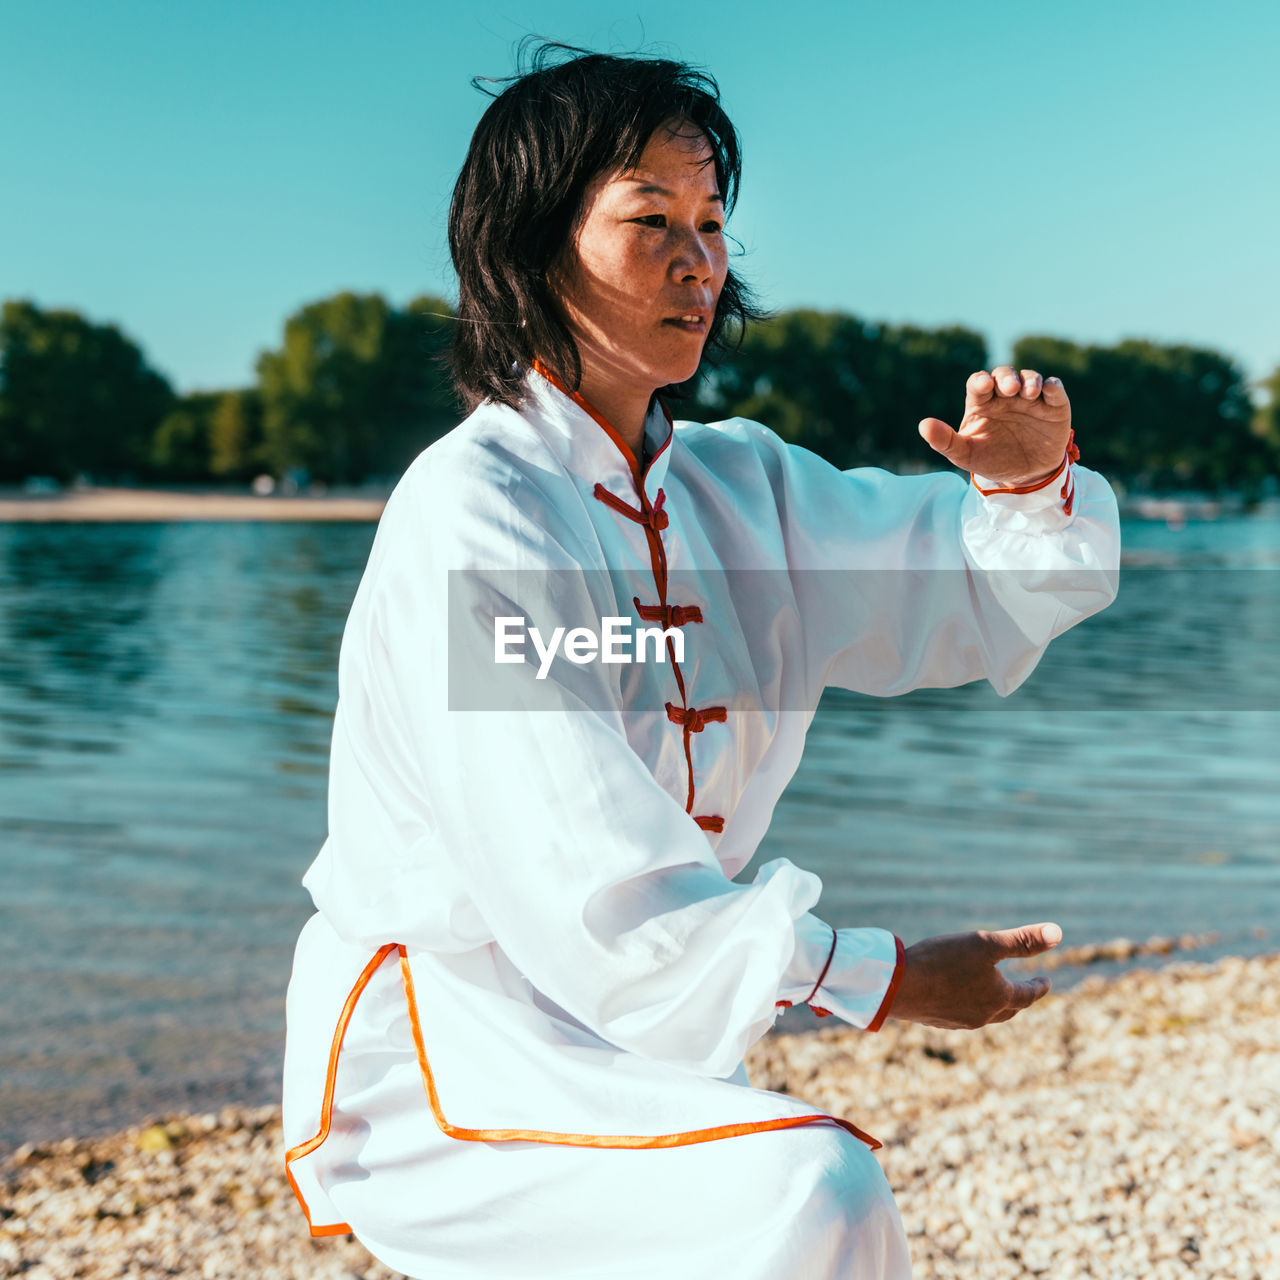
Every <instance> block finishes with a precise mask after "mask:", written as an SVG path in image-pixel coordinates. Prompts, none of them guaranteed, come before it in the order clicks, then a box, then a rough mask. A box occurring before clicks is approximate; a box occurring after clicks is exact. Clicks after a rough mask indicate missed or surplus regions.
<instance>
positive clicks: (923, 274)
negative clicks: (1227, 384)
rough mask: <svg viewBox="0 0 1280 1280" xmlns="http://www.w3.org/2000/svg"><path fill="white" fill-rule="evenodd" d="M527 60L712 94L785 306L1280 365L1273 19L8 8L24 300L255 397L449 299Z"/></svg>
mask: <svg viewBox="0 0 1280 1280" xmlns="http://www.w3.org/2000/svg"><path fill="white" fill-rule="evenodd" d="M529 33H538V34H541V35H545V36H549V37H553V38H558V39H562V40H568V41H570V42H574V43H579V44H585V45H588V46H591V47H593V48H598V49H604V50H609V51H614V52H623V51H632V50H636V49H643V50H645V51H648V52H655V53H661V54H664V55H666V56H678V57H683V58H686V59H688V60H691V61H695V62H698V63H700V64H702V65H704V66H706V67H707V68H708V69H709V70H710V71H711V72H712V73H713V74H714V75H715V76H716V77H717V79H718V80H719V81H720V85H721V89H722V92H723V96H724V100H725V104H726V106H727V107H728V109H729V112H730V114H731V116H732V117H733V119H734V121H735V123H736V124H737V125H738V127H739V129H740V131H741V133H742V136H743V140H744V144H745V154H746V168H745V173H744V189H743V197H742V201H741V204H740V206H739V208H738V211H737V213H736V215H735V217H734V219H733V221H732V222H731V224H730V230H731V231H732V232H733V233H734V234H735V235H736V237H737V238H738V239H739V240H741V241H742V243H743V244H744V246H745V248H746V256H745V258H744V259H742V260H741V261H740V262H739V264H738V265H739V268H740V269H741V270H742V271H743V272H744V274H746V275H747V277H748V278H749V279H751V280H752V281H753V282H754V283H755V284H756V285H757V287H758V288H759V290H760V292H761V293H762V295H763V297H764V299H765V301H766V302H767V303H768V304H769V305H771V306H774V307H787V306H797V305H812V306H819V307H824V308H840V309H843V310H847V311H851V312H854V313H855V314H858V315H862V316H865V317H868V318H875V319H884V320H889V321H895V322H907V321H910V322H914V323H918V324H924V325H936V324H945V323H952V322H962V323H966V324H969V325H972V326H974V327H976V328H978V329H980V330H981V331H982V332H984V333H985V334H986V336H987V338H988V341H989V343H990V348H991V356H992V358H993V360H1001V359H1005V358H1007V357H1008V354H1009V347H1010V344H1011V342H1012V341H1013V339H1014V338H1016V337H1017V336H1019V335H1021V334H1024V333H1033V332H1034V333H1052V334H1057V335H1061V336H1064V337H1069V338H1075V339H1080V340H1087V341H1099V342H1112V341H1116V340H1118V339H1120V338H1122V337H1126V336H1141V337H1150V338H1153V339H1156V340H1158V341H1169V342H1193V343H1196V344H1199V345H1204V346H1209V347H1213V348H1216V349H1218V350H1221V351H1224V352H1226V353H1228V354H1229V355H1231V356H1233V357H1235V358H1236V359H1237V360H1239V362H1240V363H1241V365H1242V366H1243V367H1244V369H1245V370H1246V372H1247V373H1248V374H1249V375H1250V376H1251V377H1253V378H1259V377H1262V376H1265V375H1266V374H1267V373H1269V372H1270V371H1271V370H1272V369H1273V368H1275V367H1276V366H1277V365H1280V72H1278V71H1277V68H1278V67H1280V5H1276V4H1275V3H1274V2H1273V0H1240V2H1238V3H1232V2H1231V0H1225V2H1224V3H1219V4H1217V5H1214V6H1212V7H1211V6H1210V5H1208V4H1207V3H1206V4H1188V3H1183V2H1180V0H1163V2H1161V3H1148V2H1146V0H1140V2H1137V3H1126V2H1125V0H1115V2H1113V3H1097V2H1095V0H1072V3H1070V4H1066V5H1047V4H1039V5H1035V4H1027V3H1025V0H1024V2H1023V3H1021V4H1013V3H963V2H961V0H954V2H952V3H900V4H887V3H880V4H869V3H845V4H824V3H817V4H790V5H779V4H777V3H770V4H764V3H754V2H753V0H745V2H744V0H738V2H729V3H722V2H721V0H703V3H700V4H697V5H689V4H687V3H676V2H668V0H661V2H659V3H645V4H643V5H630V6H628V5H625V4H609V3H601V2H597V3H578V2H576V0H549V2H546V3H542V2H538V0H525V2H524V3H520V4H516V3H474V4H468V3H461V2H460V0H459V2H456V3H450V4H446V3H439V2H437V0H380V2H376V3H364V4H355V3H336V2H334V0H307V3H299V2H295V0H259V2H258V3H248V2H246V0H220V2H219V3H216V4H215V3H206V2H203V0H201V2H197V0H189V2H185V3H175V2H174V0H114V2H112V3H101V2H99V3H92V2H91V0H82V2H81V3H69V2H67V0H40V2H39V3H31V2H30V0H0V120H3V124H4V127H3V130H2V131H0V297H2V298H13V297H28V298H33V299H34V300H35V301H36V302H38V303H40V304H41V305H44V306H67V307H73V308H75V309H77V310H80V311H82V312H83V313H84V314H86V315H88V316H89V317H90V318H92V319H94V320H98V321H113V322H115V323H117V324H119V325H121V326H122V327H123V328H124V329H125V330H126V332H128V333H129V334H130V335H131V336H133V337H134V338H135V339H136V340H137V341H138V342H140V343H141V344H142V346H143V347H144V349H145V350H146V352H147V354H148V357H149V359H150V360H151V362H152V363H153V364H154V365H155V366H156V367H157V368H158V369H160V370H161V371H162V372H163V373H165V374H166V375H167V376H168V377H170V378H171V379H172V380H173V382H174V384H175V385H176V386H177V388H178V389H179V390H181V391H190V390H195V389H203V388H215V387H227V386H239V385H246V384H247V383H249V382H250V381H252V378H253V364H254V360H255V357H256V355H257V353H258V351H259V350H260V349H262V348H263V347H268V346H274V345H276V344H277V343H278V342H279V340H280V334H281V329H282V325H283V321H284V318H285V316H286V315H287V314H288V313H289V312H291V311H292V310H294V309H295V308H297V307H298V306H300V305H301V304H303V303H304V302H307V301H310V300H313V299H315V298H320V297H324V296H326V295H328V294H330V293H333V292H335V291H337V290H339V289H344V288H349V289H356V290H361V291H365V290H377V291H380V292H382V293H383V294H384V295H385V296H386V297H388V298H389V299H391V300H392V301H394V302H404V301H406V300H407V299H408V298H410V297H412V296H413V295H414V294H417V293H421V292H437V293H443V294H445V295H448V294H449V293H450V292H451V290H452V279H451V275H450V271H449V264H448V254H447V248H446V245H445V239H444V219H445V213H446V209H447V205H448V198H449V193H450V189H451V187H452V183H453V179H454V177H455V175H456V173H457V169H458V166H459V165H460V163H461V160H462V157H463V154H464V151H465V149H466V144H467V140H468V138H469V136H470V132H471V130H472V128H473V127H474V125H475V122H476V120H477V119H478V118H479V115H480V113H481V111H482V110H483V108H484V105H485V102H486V99H485V98H484V97H483V96H482V95H481V94H479V93H478V92H477V91H476V90H475V89H473V88H472V87H471V84H470V77H471V76H473V75H504V74H507V73H508V72H510V71H511V69H512V66H513V58H514V51H515V46H516V44H517V42H518V41H519V40H520V38H521V37H522V36H524V35H526V34H529ZM961 394H962V392H961V391H960V390H959V389H958V397H959V395H961Z"/></svg>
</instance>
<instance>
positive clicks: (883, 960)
mask: <svg viewBox="0 0 1280 1280" xmlns="http://www.w3.org/2000/svg"><path fill="white" fill-rule="evenodd" d="M832 932H833V931H832V928H831V926H830V925H829V924H825V923H823V921H821V920H820V919H818V917H817V916H815V915H814V914H813V913H812V912H806V913H805V914H804V915H803V916H801V917H800V918H799V919H797V920H796V949H795V954H794V955H793V956H792V958H791V964H790V965H789V966H788V967H787V970H786V972H785V973H784V974H783V975H782V981H781V983H780V984H779V988H778V1000H779V1002H780V1003H785V1004H792V1005H794V1004H800V1003H802V1002H803V1001H805V1000H806V999H808V1001H809V1006H810V1008H812V1009H814V1010H815V1011H816V1010H825V1011H826V1012H827V1013H833V1014H835V1015H836V1016H837V1017H838V1018H842V1019H843V1020H844V1021H845V1022H848V1023H850V1024H851V1025H852V1026H855V1027H863V1028H867V1029H872V1030H879V1027H880V1024H881V1023H882V1022H883V1021H884V1017H885V1015H886V1014H887V1012H888V1006H889V1005H890V1004H891V1003H892V997H893V996H894V995H896V994H897V987H898V982H899V980H900V978H901V970H902V944H901V942H900V941H899V940H898V939H897V938H896V937H895V936H894V935H893V934H892V933H890V932H889V931H888V930H887V929H874V928H865V929H839V930H835V944H836V945H835V952H834V954H833V953H832V949H831V942H832ZM828 957H830V958H831V963H830V965H829V966H828V967H827V972H826V976H825V977H824V978H823V979H822V985H821V986H820V987H818V989H817V991H814V984H815V983H816V982H817V981H818V978H819V976H820V975H821V974H822V970H823V967H824V966H826V965H827V958H828Z"/></svg>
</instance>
